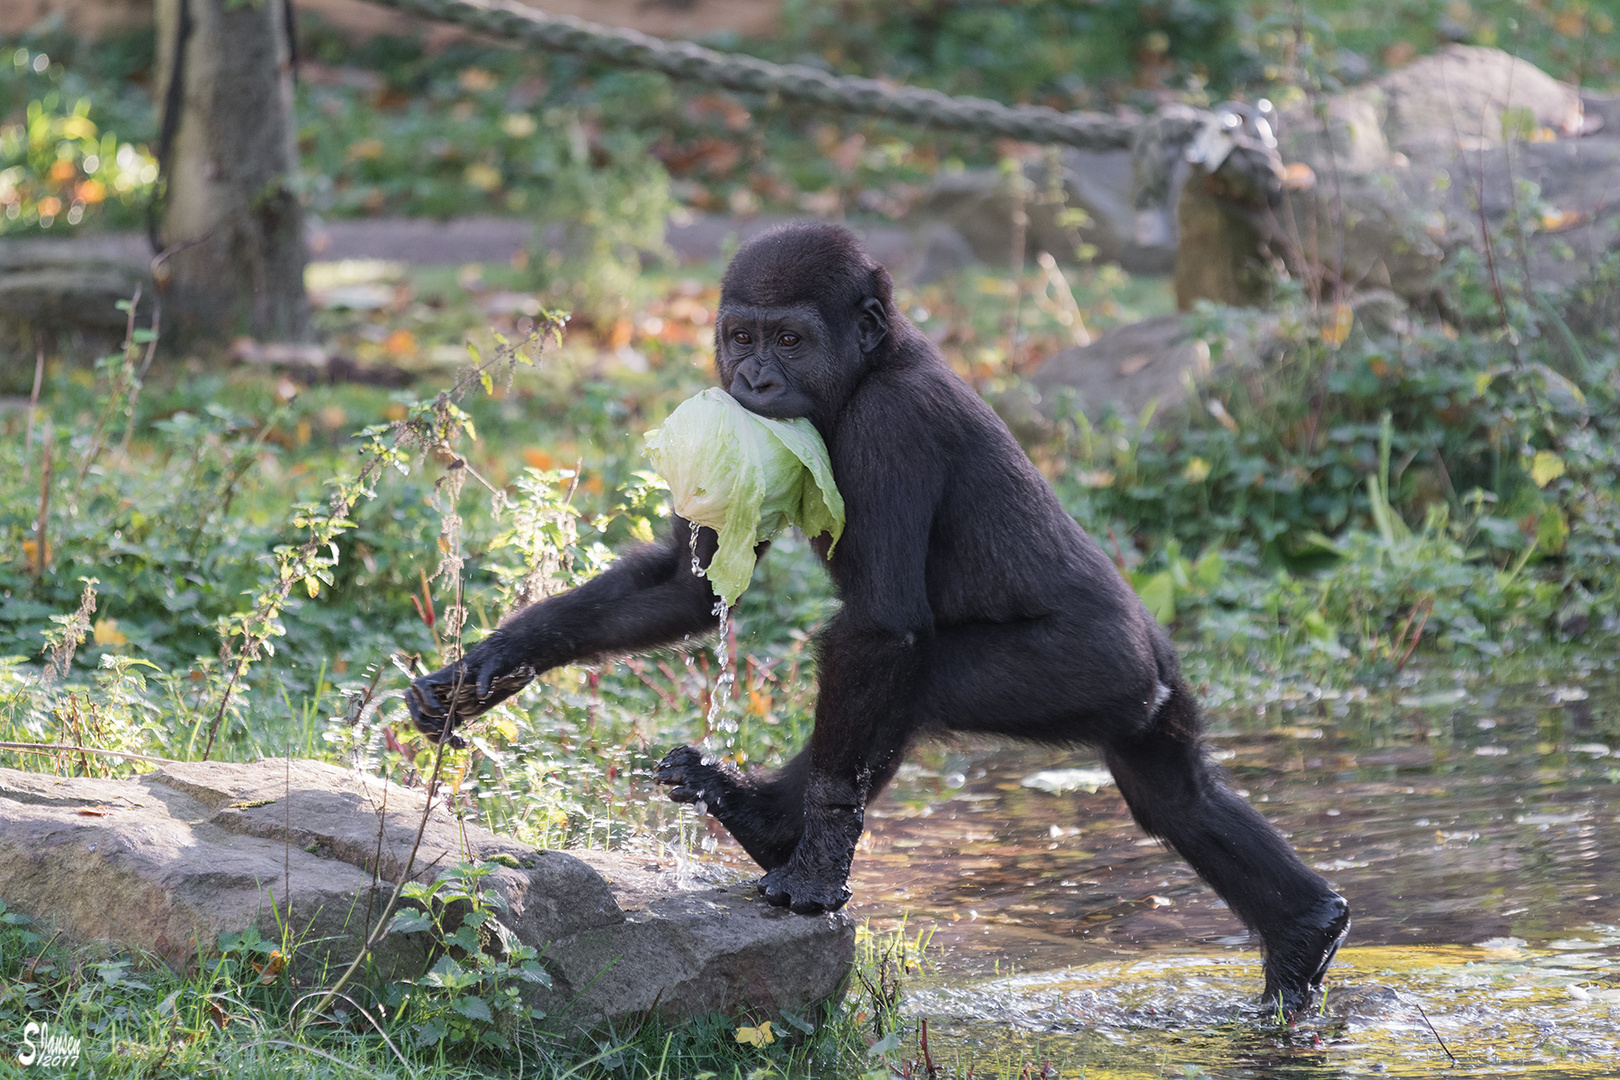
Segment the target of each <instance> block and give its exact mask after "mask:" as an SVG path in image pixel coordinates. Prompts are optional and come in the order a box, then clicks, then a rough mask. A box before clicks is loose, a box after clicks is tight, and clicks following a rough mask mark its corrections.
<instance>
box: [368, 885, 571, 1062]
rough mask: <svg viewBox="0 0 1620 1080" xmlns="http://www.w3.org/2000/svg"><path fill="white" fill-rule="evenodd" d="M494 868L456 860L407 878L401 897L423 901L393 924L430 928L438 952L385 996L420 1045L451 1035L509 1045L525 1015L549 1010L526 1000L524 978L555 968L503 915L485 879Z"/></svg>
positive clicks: (543, 982) (533, 981)
mask: <svg viewBox="0 0 1620 1080" xmlns="http://www.w3.org/2000/svg"><path fill="white" fill-rule="evenodd" d="M494 870H495V864H492V863H479V864H474V863H466V862H463V863H457V864H456V865H455V866H452V867H450V868H449V869H448V870H446V871H445V872H444V873H443V874H442V875H441V876H440V877H439V879H438V880H437V881H434V882H433V883H431V884H427V885H424V884H422V883H420V882H414V881H413V882H408V883H406V885H405V888H404V891H403V896H404V898H405V899H407V900H411V901H414V902H415V903H417V904H419V905H421V906H420V908H413V909H406V910H403V911H400V912H399V913H398V914H396V915H395V916H394V920H393V922H392V923H390V924H389V927H388V932H389V933H391V934H393V933H405V934H412V933H428V934H431V935H432V938H433V953H434V954H436V955H437V959H436V960H434V962H433V964H432V966H431V967H430V968H429V969H428V972H427V974H425V975H423V976H422V977H421V978H419V979H411V980H407V981H405V982H402V983H396V984H394V985H393V986H392V987H390V988H389V991H388V994H387V997H388V999H389V1000H388V1005H389V1007H390V1008H391V1009H393V1010H396V1011H397V1012H398V1013H399V1014H400V1015H403V1016H404V1017H405V1019H406V1022H407V1023H408V1024H409V1025H410V1026H411V1029H412V1030H413V1031H414V1032H415V1033H416V1044H417V1045H418V1046H432V1045H435V1044H438V1043H442V1042H445V1041H446V1040H448V1041H449V1042H450V1043H452V1044H469V1045H470V1046H491V1047H498V1048H500V1049H506V1048H507V1046H508V1045H509V1040H510V1037H511V1035H512V1033H513V1032H514V1031H515V1030H516V1029H517V1027H518V1025H519V1024H520V1023H521V1022H523V1021H524V1020H539V1019H542V1018H544V1016H545V1013H544V1012H543V1011H542V1010H540V1009H536V1008H531V1007H529V1006H528V1005H526V1004H525V1003H524V1001H523V985H524V984H529V985H535V986H542V987H549V986H550V985H551V976H550V975H549V974H547V973H546V970H545V968H543V967H541V966H540V963H539V953H538V952H536V951H535V949H534V948H533V947H532V946H529V945H525V944H523V943H522V942H520V941H519V940H518V939H517V936H516V935H515V934H513V933H512V931H511V930H510V929H508V928H507V927H506V925H505V924H503V923H502V922H501V921H500V918H499V916H498V914H497V913H498V912H504V911H506V910H507V905H506V900H505V899H504V898H503V897H502V896H501V894H500V893H499V892H498V891H497V890H495V889H493V888H486V887H484V884H483V882H484V878H486V877H488V876H489V875H490V874H491V873H493V872H494Z"/></svg>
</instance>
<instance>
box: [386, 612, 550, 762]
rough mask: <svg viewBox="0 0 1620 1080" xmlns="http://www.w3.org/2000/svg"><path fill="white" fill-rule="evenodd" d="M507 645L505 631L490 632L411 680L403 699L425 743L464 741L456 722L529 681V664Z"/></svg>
mask: <svg viewBox="0 0 1620 1080" xmlns="http://www.w3.org/2000/svg"><path fill="white" fill-rule="evenodd" d="M508 649H509V646H508V642H507V640H506V638H505V636H504V635H503V634H501V633H500V632H499V631H496V632H495V633H494V634H491V635H490V636H489V637H487V638H485V639H484V640H483V641H481V642H479V643H478V644H477V645H475V646H474V647H473V648H472V650H471V651H470V652H468V653H467V655H466V656H464V657H462V658H461V659H460V660H457V661H456V662H455V663H453V664H450V665H449V666H447V667H442V668H440V669H439V670H438V671H435V672H433V673H432V674H431V675H423V676H422V677H421V678H419V679H417V680H415V681H414V682H412V683H411V685H410V689H408V690H407V691H406V692H405V703H406V705H407V706H408V707H409V708H410V710H411V721H412V723H414V724H415V725H416V729H417V730H418V731H420V732H422V734H424V735H426V736H427V737H428V741H429V742H435V743H436V742H438V741H440V740H441V739H444V738H448V739H449V740H450V745H451V746H453V747H457V748H460V747H463V746H465V745H467V744H466V740H464V739H462V738H461V736H459V735H456V734H455V733H454V732H455V728H456V725H457V724H458V723H460V722H461V721H463V720H471V719H472V718H473V717H475V716H478V715H480V714H481V713H483V712H485V711H487V710H489V709H491V708H494V707H495V706H496V705H499V704H500V703H501V702H503V701H505V700H506V699H507V698H509V697H511V696H512V695H513V694H515V693H517V692H518V691H519V690H521V689H523V688H524V687H525V686H527V685H529V683H530V682H531V681H533V679H534V676H535V670H534V668H533V666H531V665H529V664H527V663H524V662H522V661H520V660H518V659H516V658H515V657H514V656H512V655H511V654H510V653H509V651H508Z"/></svg>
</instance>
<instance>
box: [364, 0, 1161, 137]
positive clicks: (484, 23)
mask: <svg viewBox="0 0 1620 1080" xmlns="http://www.w3.org/2000/svg"><path fill="white" fill-rule="evenodd" d="M372 2H373V3H376V4H379V5H381V6H382V7H390V8H396V9H399V10H401V11H409V12H411V13H413V14H416V15H422V16H425V17H427V18H430V19H434V20H436V21H439V22H449V23H455V24H456V25H458V26H465V27H466V28H467V29H469V30H475V31H477V32H478V33H480V34H487V35H489V36H491V37H495V38H501V39H504V40H509V41H521V42H524V43H526V44H529V45H533V46H536V47H537V48H542V49H548V50H550V51H553V52H566V53H576V54H578V55H580V56H586V57H589V58H591V59H593V60H605V61H607V62H608V63H612V64H618V65H621V66H624V67H643V68H651V69H653V70H654V71H662V72H664V73H665V74H666V75H671V76H674V77H675V78H677V79H692V80H695V81H698V82H703V83H709V84H712V85H714V86H722V87H725V88H726V89H728V90H741V91H745V92H749V93H756V94H769V95H773V96H775V97H777V98H780V99H781V100H783V101H791V102H804V103H806V104H811V105H817V106H820V107H822V108H825V109H832V110H836V111H839V112H846V113H859V114H862V115H868V116H881V117H883V118H885V119H889V120H900V121H905V122H908V123H914V124H922V125H926V126H929V127H935V128H946V129H950V130H952V131H966V132H972V133H975V134H983V135H1001V136H1005V137H1007V138H1011V139H1020V140H1023V141H1025V142H1036V143H1062V144H1064V145H1067V146H1077V147H1080V148H1081V149H1086V150H1116V149H1124V148H1128V147H1129V146H1130V145H1131V142H1132V139H1133V136H1134V134H1135V131H1136V128H1137V127H1138V126H1139V125H1138V124H1137V123H1134V122H1132V121H1129V120H1122V119H1118V118H1115V117H1112V116H1103V115H1101V114H1097V113H1066V112H1059V111H1058V110H1057V109H1049V108H1046V107H1045V106H1043V105H1003V104H1001V103H1000V102H997V101H989V100H987V99H985V98H974V97H951V96H950V95H949V94H943V93H941V92H940V91H938V90H924V89H919V88H916V87H909V86H891V85H889V84H887V83H882V82H878V81H877V80H876V79H862V78H856V77H853V76H840V75H829V74H827V73H826V72H825V71H817V70H816V69H815V68H812V67H806V66H804V65H802V64H772V63H769V62H767V61H765V60H758V59H755V58H754V57H752V56H742V55H739V54H735V53H721V52H716V51H714V50H713V49H705V48H704V47H703V46H701V45H694V44H692V43H691V42H687V41H665V40H663V39H662V38H655V37H651V36H649V35H647V34H642V33H638V32H637V31H635V30H620V29H615V28H613V27H608V26H599V25H597V24H596V23H591V22H586V21H585V20H584V19H576V18H573V17H572V16H568V15H552V14H549V13H547V12H544V11H538V10H536V9H535V8H531V7H526V6H525V5H523V4H518V3H514V2H513V0H372Z"/></svg>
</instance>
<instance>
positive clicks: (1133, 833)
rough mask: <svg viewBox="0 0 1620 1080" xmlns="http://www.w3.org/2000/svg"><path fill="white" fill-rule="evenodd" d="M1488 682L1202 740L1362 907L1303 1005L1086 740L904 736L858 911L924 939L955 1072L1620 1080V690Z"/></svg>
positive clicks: (1296, 715) (916, 1002)
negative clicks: (1124, 797) (1270, 1003)
mask: <svg viewBox="0 0 1620 1080" xmlns="http://www.w3.org/2000/svg"><path fill="white" fill-rule="evenodd" d="M1472 690H1473V692H1472V693H1470V692H1468V691H1465V690H1462V689H1455V690H1452V689H1447V690H1443V691H1440V692H1436V693H1429V694H1426V695H1408V696H1404V697H1400V698H1398V699H1396V700H1395V701H1393V702H1383V703H1380V704H1378V705H1376V706H1374V705H1373V704H1371V703H1367V702H1355V701H1348V700H1344V699H1342V698H1341V699H1337V700H1335V699H1321V698H1301V699H1300V700H1298V701H1294V702H1291V703H1286V702H1285V703H1282V704H1278V703H1273V704H1272V705H1271V706H1270V709H1269V715H1265V716H1261V717H1258V718H1256V719H1255V720H1254V721H1252V722H1253V723H1254V724H1255V725H1256V729H1255V730H1254V731H1252V732H1245V731H1241V730H1236V729H1226V730H1221V731H1219V732H1218V733H1217V735H1216V736H1215V737H1214V738H1213V740H1212V742H1213V745H1214V746H1215V747H1216V752H1217V756H1218V757H1219V758H1220V759H1221V760H1222V761H1223V763H1224V765H1225V767H1226V768H1227V769H1228V770H1229V772H1230V773H1231V776H1232V779H1233V782H1234V783H1235V784H1236V786H1238V787H1239V788H1240V789H1242V790H1244V791H1246V792H1247V793H1248V795H1249V797H1250V799H1251V800H1252V801H1254V802H1255V803H1256V805H1258V806H1259V807H1260V809H1261V810H1262V811H1263V812H1265V813H1266V814H1267V815H1268V816H1269V817H1270V818H1271V819H1272V820H1273V821H1274V822H1275V823H1276V824H1277V825H1278V827H1279V828H1281V829H1282V830H1283V831H1284V832H1285V833H1287V834H1288V835H1289V836H1290V837H1291V838H1292V840H1293V842H1294V844H1295V845H1296V846H1297V847H1298V849H1299V850H1300V852H1301V854H1302V855H1303V856H1304V858H1305V859H1306V861H1307V862H1309V863H1311V864H1312V865H1314V866H1315V867H1317V868H1318V869H1319V870H1320V871H1321V872H1322V873H1323V874H1324V875H1326V876H1327V878H1328V879H1329V880H1330V881H1332V882H1333V883H1334V885H1335V886H1336V887H1337V888H1338V889H1339V891H1340V892H1342V893H1343V894H1344V895H1345V896H1346V897H1347V898H1348V899H1349V900H1350V903H1351V906H1352V910H1353V918H1354V925H1353V927H1352V929H1351V933H1350V938H1349V940H1348V942H1347V943H1346V947H1345V948H1344V949H1343V951H1341V952H1340V954H1339V959H1338V961H1337V962H1336V963H1335V965H1334V967H1333V969H1332V971H1331V972H1330V974H1329V979H1328V984H1329V991H1328V994H1327V996H1326V1001H1325V1006H1324V1008H1323V1009H1322V1010H1321V1011H1320V1012H1319V1013H1317V1014H1316V1015H1313V1016H1310V1017H1307V1018H1304V1019H1302V1020H1300V1021H1298V1022H1297V1023H1295V1024H1294V1025H1292V1026H1291V1027H1290V1026H1285V1025H1281V1024H1277V1023H1275V1022H1272V1021H1271V1020H1270V1019H1268V1018H1267V1017H1265V1016H1264V1015H1262V1013H1261V1012H1260V1010H1259V1009H1258V1007H1257V1006H1256V1005H1255V1004H1254V1001H1255V998H1256V997H1257V995H1258V993H1259V990H1260V981H1261V980H1260V965H1259V953H1258V950H1257V948H1256V946H1255V945H1254V944H1253V943H1252V942H1251V941H1250V940H1249V938H1248V936H1247V934H1246V933H1245V931H1244V929H1243V927H1242V926H1241V925H1240V924H1239V923H1238V922H1237V921H1236V920H1235V919H1234V918H1233V917H1232V915H1231V913H1230V912H1228V911H1227V910H1225V907H1224V905H1223V904H1222V903H1221V902H1220V901H1219V900H1217V899H1216V897H1215V896H1214V894H1213V893H1212V892H1210V890H1209V889H1208V888H1207V887H1206V886H1204V885H1203V883H1202V882H1200V881H1199V880H1198V879H1197V878H1196V877H1195V876H1194V875H1193V873H1192V872H1191V871H1190V870H1189V869H1188V868H1187V867H1186V865H1185V864H1184V863H1182V862H1181V861H1180V859H1179V858H1177V857H1176V856H1174V855H1173V854H1171V853H1170V852H1168V851H1166V850H1165V849H1163V848H1162V847H1160V846H1159V845H1158V844H1157V843H1155V842H1153V841H1151V840H1149V839H1148V838H1146V837H1145V836H1144V835H1143V834H1142V833H1141V832H1140V830H1138V829H1137V827H1136V826H1135V824H1134V823H1133V822H1132V821H1131V820H1130V818H1129V816H1128V814H1127V813H1126V811H1125V808H1124V805H1123V803H1122V802H1121V800H1120V798H1119V795H1118V792H1117V791H1115V790H1114V789H1113V787H1112V786H1111V783H1110V782H1109V781H1108V780H1107V774H1106V772H1105V771H1103V770H1101V769H1100V767H1099V763H1098V762H1097V761H1096V760H1095V758H1092V757H1088V756H1086V755H1085V754H1084V753H1083V752H1081V753H1076V752H1062V751H1053V750H1040V749H1031V748H1027V747H1024V748H1008V747H1001V748H995V747H982V748H972V747H968V748H950V749H945V750H934V751H925V752H924V753H923V754H922V755H921V756H920V757H916V756H914V759H913V762H910V763H908V764H907V765H906V767H905V768H904V769H903V771H902V772H901V774H900V776H899V777H898V778H897V780H896V782H895V784H894V785H893V786H892V788H891V790H890V791H888V792H887V793H886V794H885V795H884V796H883V798H882V799H881V800H879V801H878V802H877V803H876V804H874V806H873V807H871V808H870V810H869V812H868V819H867V821H868V829H869V831H868V833H867V835H866V836H865V837H864V838H863V840H862V844H861V849H860V851H859V852H858V854H857V856H856V860H855V869H854V875H853V880H852V883H851V884H852V888H853V889H854V894H855V900H854V902H853V903H852V904H851V905H850V908H849V911H850V914H851V915H853V916H854V917H855V918H857V919H869V920H871V922H872V925H873V926H874V927H875V928H883V927H893V926H895V925H898V924H899V923H900V922H901V920H904V921H905V932H906V935H907V936H908V937H910V938H912V939H916V938H917V937H918V935H921V936H922V937H923V938H925V939H927V941H928V947H927V948H926V949H924V950H923V958H924V959H923V964H922V970H921V971H920V972H918V971H909V972H908V973H907V974H906V975H905V976H904V979H903V993H904V1005H903V1009H904V1012H905V1013H906V1014H907V1015H908V1016H909V1017H911V1018H913V1019H914V1020H916V1021H921V1020H922V1019H925V1018H926V1019H927V1020H928V1024H929V1036H930V1047H929V1050H930V1056H931V1058H932V1060H933V1061H934V1063H935V1064H937V1065H941V1066H942V1067H943V1068H944V1075H964V1074H965V1072H966V1069H967V1068H968V1066H969V1065H970V1064H971V1065H972V1067H973V1069H974V1072H973V1075H976V1076H986V1075H991V1076H1011V1077H1016V1076H1019V1075H1020V1074H1023V1075H1027V1076H1031V1077H1033V1076H1038V1075H1040V1072H1039V1070H1040V1069H1041V1067H1042V1066H1043V1065H1046V1066H1049V1069H1052V1070H1059V1071H1060V1073H1061V1075H1063V1076H1084V1077H1087V1078H1102V1077H1108V1078H1125V1077H1131V1078H1135V1077H1161V1076H1167V1077H1183V1076H1215V1077H1234V1078H1235V1077H1291V1078H1292V1077H1298V1078H1301V1080H1303V1078H1313V1080H1314V1078H1337V1077H1360V1076H1431V1075H1440V1074H1442V1073H1443V1074H1445V1075H1447V1076H1457V1077H1505V1076H1534V1077H1572V1078H1574V1077H1581V1078H1585V1077H1593V1078H1597V1077H1615V1078H1620V710H1617V708H1616V705H1615V703H1616V702H1620V694H1617V693H1616V692H1615V687H1614V686H1612V685H1608V686H1603V685H1600V684H1598V683H1596V682H1591V683H1588V684H1586V685H1584V686H1575V685H1570V686H1562V687H1561V686H1555V685H1548V686H1536V687H1525V688H1515V689H1511V690H1501V691H1490V692H1482V691H1480V690H1479V689H1478V688H1477V687H1476V688H1472ZM1279 713H1281V715H1279ZM1259 725H1265V727H1264V729H1262V728H1261V727H1260V726H1259ZM725 857H727V858H728V859H729V858H732V857H735V853H734V854H733V855H731V856H725ZM745 861H746V860H743V862H745ZM908 1040H909V1041H908V1042H907V1043H906V1044H904V1045H903V1047H902V1049H901V1051H900V1052H901V1053H903V1054H904V1055H908V1056H909V1057H911V1058H917V1057H918V1056H919V1053H920V1051H919V1048H918V1046H917V1043H916V1040H915V1039H914V1038H910V1037H908ZM1453 1059H1455V1061H1453ZM953 1070H954V1071H953ZM914 1075H925V1073H922V1072H917V1073H914ZM1047 1075H1049V1076H1051V1075H1058V1073H1056V1072H1052V1071H1048V1073H1047Z"/></svg>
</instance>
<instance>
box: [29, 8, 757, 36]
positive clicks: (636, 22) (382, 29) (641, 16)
mask: <svg viewBox="0 0 1620 1080" xmlns="http://www.w3.org/2000/svg"><path fill="white" fill-rule="evenodd" d="M532 6H534V7H538V8H541V9H543V10H545V11H549V12H552V13H554V14H559V15H575V16H578V17H579V18H582V19H589V20H590V21H591V22H598V23H605V24H607V25H608V26H622V27H628V28H630V29H632V30H640V31H642V32H643V33H647V34H655V35H657V36H659V37H676V38H679V37H702V36H704V35H707V34H714V33H717V32H720V31H726V30H729V31H733V32H736V33H740V34H764V33H769V32H770V31H771V30H772V29H773V28H774V27H775V25H776V16H777V12H778V11H779V9H780V8H781V0H540V2H537V3H534V4H533V5H532ZM296 8H297V10H298V12H299V13H300V14H305V13H308V14H312V15H319V16H320V17H321V18H323V19H326V20H327V21H328V22H331V23H333V24H335V25H337V26H339V27H342V28H344V29H346V30H348V31H350V32H352V33H354V34H355V35H356V36H357V37H361V38H364V37H369V36H371V35H374V34H382V33H386V34H399V35H413V34H419V33H423V34H427V35H428V36H429V37H430V39H438V40H450V39H452V38H454V37H456V36H458V35H459V31H457V30H455V29H453V28H450V27H444V26H442V25H440V26H435V24H433V23H431V22H429V21H427V20H424V19H417V18H413V17H411V16H409V15H402V14H400V13H399V12H397V11H392V10H390V9H388V8H385V7H381V6H378V5H376V4H368V3H365V2H364V0H296ZM52 15H60V16H61V18H62V19H63V21H64V22H65V23H66V25H67V28H68V29H69V30H71V31H73V32H74V33H77V34H87V35H91V36H94V35H97V34H100V33H103V32H106V31H108V30H127V29H131V28H134V27H139V26H144V25H149V24H150V23H151V21H152V0H0V35H5V34H18V33H21V32H23V31H25V30H27V29H28V28H29V27H31V26H33V25H35V24H36V23H38V22H40V21H41V20H43V19H46V18H48V17H50V16H52Z"/></svg>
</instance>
